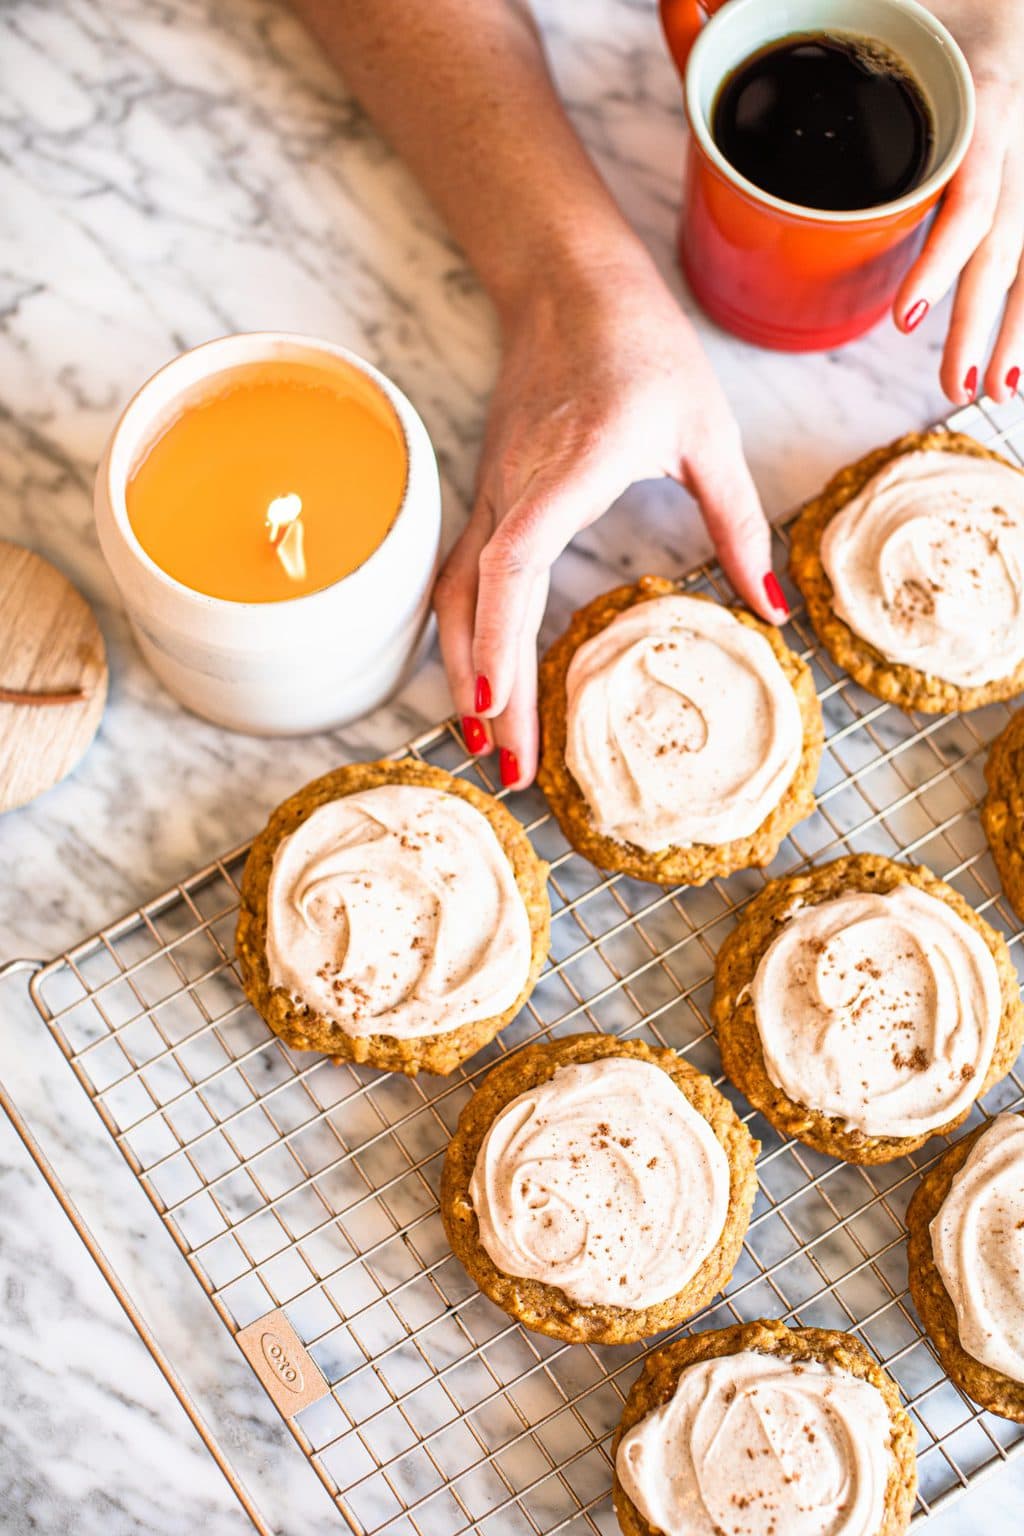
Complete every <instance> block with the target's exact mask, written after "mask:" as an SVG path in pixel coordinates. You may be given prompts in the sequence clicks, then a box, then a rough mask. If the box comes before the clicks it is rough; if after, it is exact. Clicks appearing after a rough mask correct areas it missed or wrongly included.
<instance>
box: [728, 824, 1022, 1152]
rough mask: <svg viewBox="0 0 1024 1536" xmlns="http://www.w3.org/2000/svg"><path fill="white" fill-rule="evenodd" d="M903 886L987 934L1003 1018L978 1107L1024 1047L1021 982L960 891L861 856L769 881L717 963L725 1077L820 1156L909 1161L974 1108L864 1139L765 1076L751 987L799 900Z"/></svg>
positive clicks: (917, 870)
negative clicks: (926, 1125)
mask: <svg viewBox="0 0 1024 1536" xmlns="http://www.w3.org/2000/svg"><path fill="white" fill-rule="evenodd" d="M901 884H907V885H914V886H916V887H917V888H918V890H921V891H925V892H927V894H928V895H930V896H935V897H938V899H939V900H941V901H944V902H946V903H947V905H949V906H950V907H951V908H952V909H953V911H954V912H955V913H956V915H957V916H958V917H960V918H962V919H963V920H964V922H966V923H969V924H970V926H971V927H972V928H974V929H975V930H976V932H977V933H979V934H980V935H981V937H982V938H983V939H984V941H985V943H986V945H987V946H988V949H989V951H990V953H991V954H992V957H993V959H994V960H995V962H996V969H997V971H998V973H999V984H1000V989H1001V992H1002V1000H1003V1012H1002V1018H1001V1020H1000V1024H999V1033H998V1036H997V1039H996V1045H995V1050H994V1051H993V1053H992V1061H991V1063H990V1065H989V1069H988V1072H987V1073H986V1075H985V1079H984V1082H983V1084H982V1085H981V1087H980V1089H979V1091H978V1097H979V1098H980V1097H981V1096H982V1094H985V1093H987V1092H988V1090H989V1089H990V1088H991V1087H992V1086H993V1084H994V1083H997V1082H999V1080H1000V1079H1001V1078H1003V1077H1005V1076H1006V1074H1007V1072H1009V1071H1010V1068H1011V1067H1012V1066H1013V1063H1014V1062H1015V1061H1016V1059H1017V1055H1018V1053H1019V1051H1020V1048H1021V1044H1022V1042H1024V1006H1022V1004H1021V998H1020V987H1019V984H1018V981H1017V973H1016V971H1015V969H1014V965H1013V961H1012V959H1011V958H1010V952H1009V950H1008V949H1007V947H1006V942H1005V940H1004V939H1003V938H1002V936H1001V935H1000V934H998V933H997V932H996V931H995V929H994V928H992V927H990V925H989V924H988V923H986V922H985V920H984V918H982V917H979V916H978V914H977V912H975V911H974V909H973V907H971V906H970V905H969V904H968V903H967V902H966V901H965V900H964V899H963V897H962V896H961V895H959V893H958V892H956V891H954V890H953V889H952V887H951V886H948V885H946V884H945V882H944V881H942V880H940V879H939V878H938V877H937V876H936V875H933V874H932V873H931V871H930V870H928V869H925V867H924V866H923V865H910V864H896V863H894V862H893V861H892V860H891V859H886V858H883V857H882V856H881V855H879V854H873V853H863V854H853V855H850V856H848V857H846V858H842V859H835V860H833V862H832V863H830V864H823V865H822V866H821V867H820V868H818V869H812V870H810V871H809V872H808V873H807V874H803V875H791V876H789V877H788V878H787V879H784V880H772V881H770V882H769V883H768V885H766V886H765V888H764V890H763V891H761V892H760V894H759V895H757V896H756V897H755V898H754V900H753V901H752V902H751V903H750V905H749V906H748V907H747V908H746V909H745V910H744V912H743V913H742V914H741V916H740V920H739V923H738V924H737V926H736V927H735V928H734V929H733V931H732V933H730V934H729V936H728V938H727V939H726V940H725V941H724V943H723V944H722V947H721V949H720V950H719V951H718V957H717V959H716V962H715V990H714V996H713V998H712V1003H711V1012H712V1017H713V1019H714V1021H715V1025H716V1027H717V1031H718V1044H719V1048H720V1050H721V1053H722V1066H723V1067H724V1069H725V1072H726V1075H727V1076H728V1077H729V1078H730V1080H731V1081H732V1082H733V1083H735V1085H736V1087H737V1088H739V1089H740V1091H741V1092H742V1093H744V1094H746V1096H747V1098H748V1099H749V1100H750V1102H751V1104H753V1105H754V1107H755V1109H759V1110H760V1111H761V1113H762V1114H763V1115H764V1117H765V1119H766V1120H768V1121H769V1122H770V1123H771V1124H772V1125H773V1126H774V1127H775V1129H776V1130H777V1131H781V1132H782V1134H783V1135H784V1136H795V1137H796V1139H797V1140H798V1141H802V1142H804V1143H805V1145H806V1146H809V1147H813V1148H814V1149H815V1151H817V1152H827V1153H828V1154H829V1156H831V1157H838V1158H841V1159H842V1161H843V1162H847V1163H887V1162H891V1161H892V1159H893V1158H896V1157H903V1156H904V1155H905V1154H906V1153H908V1152H913V1151H914V1150H915V1149H916V1148H917V1147H920V1146H922V1145H923V1144H924V1142H926V1141H927V1140H928V1139H929V1138H930V1137H931V1136H939V1135H943V1134H945V1133H947V1132H949V1131H951V1130H955V1128H956V1127H957V1126H958V1125H960V1124H962V1123H963V1121H964V1119H965V1118H966V1116H967V1114H969V1113H970V1109H969V1108H968V1109H967V1110H965V1111H964V1113H963V1114H962V1115H959V1116H958V1117H957V1118H956V1119H955V1120H952V1121H950V1123H949V1124H948V1125H944V1126H941V1127H938V1128H936V1129H935V1130H933V1131H927V1132H925V1133H924V1134H922V1135H919V1136H904V1137H893V1136H868V1135H866V1134H865V1133H864V1132H862V1131H851V1130H847V1129H846V1128H845V1126H844V1124H843V1122H842V1121H841V1120H840V1119H839V1118H837V1117H836V1116H832V1115H823V1114H821V1113H820V1112H819V1111H818V1110H816V1109H810V1108H809V1107H808V1106H807V1105H806V1104H798V1103H796V1102H795V1101H794V1100H793V1099H791V1098H789V1097H788V1096H787V1095H786V1094H785V1093H784V1092H783V1090H782V1089H781V1088H778V1087H776V1085H775V1084H774V1083H773V1082H772V1080H771V1078H770V1077H769V1076H768V1070H767V1067H766V1065H765V1059H764V1051H763V1048H762V1044H761V1036H760V1034H759V1032H758V1028H757V1022H756V1018H755V1014H754V1004H753V1000H752V998H751V995H750V985H751V983H752V981H753V979H754V975H755V973H756V971H757V968H758V966H759V965H760V963H761V960H762V958H763V956H764V954H765V953H766V951H767V950H768V948H769V946H770V945H771V943H772V942H773V940H774V939H775V938H776V937H777V936H778V934H779V932H780V930H781V928H782V926H783V925H784V924H785V922H786V921H787V916H788V914H789V912H790V909H791V908H792V906H793V903H794V902H795V901H799V902H801V903H802V905H803V906H805V907H807V906H816V905H818V904H819V903H820V902H824V901H832V900H834V899H835V898H836V897H838V896H843V895H846V894H847V893H848V892H850V891H871V892H878V893H882V894H884V893H885V892H887V891H891V890H893V889H894V888H895V887H896V886H898V885H901Z"/></svg>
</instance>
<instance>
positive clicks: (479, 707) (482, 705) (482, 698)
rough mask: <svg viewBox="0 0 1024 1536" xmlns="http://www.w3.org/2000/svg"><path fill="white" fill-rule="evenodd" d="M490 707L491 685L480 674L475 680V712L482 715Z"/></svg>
mask: <svg viewBox="0 0 1024 1536" xmlns="http://www.w3.org/2000/svg"><path fill="white" fill-rule="evenodd" d="M490 707H491V685H490V683H489V682H488V681H487V679H486V677H484V675H483V673H482V672H481V673H480V675H479V677H478V678H477V680H476V712H477V714H478V715H482V714H483V712H484V710H485V709H490Z"/></svg>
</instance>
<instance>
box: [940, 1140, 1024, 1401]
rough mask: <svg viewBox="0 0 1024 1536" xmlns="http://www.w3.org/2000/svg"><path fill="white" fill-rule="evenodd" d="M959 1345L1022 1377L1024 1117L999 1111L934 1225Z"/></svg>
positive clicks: (959, 1174) (998, 1368) (996, 1368)
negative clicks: (1002, 1113)
mask: <svg viewBox="0 0 1024 1536" xmlns="http://www.w3.org/2000/svg"><path fill="white" fill-rule="evenodd" d="M929 1232H930V1234H931V1240H932V1255H933V1257H934V1259H935V1267H936V1268H937V1270H938V1271H939V1274H940V1276H941V1278H942V1283H943V1285H944V1286H945V1287H946V1290H947V1292H948V1293H949V1299H950V1300H951V1301H952V1303H953V1309H954V1311H955V1312H956V1324H957V1332H958V1334H959V1335H960V1343H961V1344H962V1345H963V1348H964V1349H965V1350H966V1351H967V1353H968V1354H969V1355H972V1356H973V1357H974V1359H975V1360H980V1361H981V1363H982V1365H988V1366H991V1367H992V1369H993V1370H994V1371H1001V1372H1002V1373H1003V1375H1004V1376H1009V1377H1011V1378H1012V1379H1013V1380H1014V1381H1022V1382H1024V1120H1022V1119H1021V1117H1020V1116H1019V1115H998V1116H997V1117H996V1119H995V1120H993V1121H992V1124H991V1125H990V1126H989V1127H988V1128H987V1130H985V1131H983V1132H982V1134H981V1135H980V1136H979V1137H978V1139H977V1141H976V1142H975V1143H974V1146H973V1147H972V1148H971V1150H970V1153H969V1155H968V1157H967V1160H966V1162H965V1163H964V1164H963V1166H962V1167H961V1168H960V1169H959V1171H958V1172H957V1174H956V1175H955V1177H954V1179H953V1182H952V1184H951V1185H950V1188H949V1193H948V1194H947V1196H946V1198H945V1200H943V1202H942V1204H941V1206H940V1207H939V1209H938V1211H937V1212H936V1213H935V1215H934V1217H933V1218H932V1222H931V1225H930V1227H929Z"/></svg>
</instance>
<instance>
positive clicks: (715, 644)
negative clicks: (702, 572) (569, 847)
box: [565, 595, 803, 852]
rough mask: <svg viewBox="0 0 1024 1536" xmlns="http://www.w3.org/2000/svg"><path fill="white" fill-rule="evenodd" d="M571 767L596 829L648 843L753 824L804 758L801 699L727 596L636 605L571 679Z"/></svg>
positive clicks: (734, 834)
mask: <svg viewBox="0 0 1024 1536" xmlns="http://www.w3.org/2000/svg"><path fill="white" fill-rule="evenodd" d="M566 717H567V718H566V748H565V760H566V763H567V765H568V768H569V771H570V773H571V774H572V776H573V778H574V779H575V780H576V783H577V784H578V785H579V787H580V790H581V792H582V794H583V796H584V798H585V799H586V801H587V803H588V805H589V807H590V811H591V815H592V817H593V820H594V824H595V825H596V827H597V829H598V831H600V832H602V833H603V834H604V835H605V836H607V837H612V838H615V839H616V840H617V841H618V842H629V843H633V844H635V845H636V846H637V847H638V848H643V849H646V850H647V851H649V852H656V851H657V850H659V849H662V848H667V847H669V846H675V847H679V848H688V847H691V846H692V845H693V844H694V843H706V844H712V845H720V844H722V843H728V842H732V841H734V840H735V839H736V838H740V837H749V836H751V835H752V834H753V833H754V832H756V831H757V829H758V827H759V826H760V825H761V823H762V822H763V821H764V819H765V817H766V816H767V815H768V813H769V811H771V810H772V809H773V808H774V806H776V805H777V804H778V802H779V800H780V799H781V798H782V796H783V794H784V793H785V791H786V790H787V789H788V787H789V784H790V782H791V781H792V778H793V775H794V774H795V772H796V770H797V766H798V764H799V762H800V755H801V751H802V748H803V726H802V722H801V718H800V707H799V704H798V703H797V699H796V695H795V693H794V692H793V689H792V686H791V685H790V683H789V680H788V678H787V677H786V675H785V673H784V672H783V670H782V668H781V667H780V665H779V663H778V660H777V658H776V656H775V653H774V652H773V650H772V648H771V646H770V645H769V644H768V641H767V640H766V639H765V638H764V636H763V635H762V634H759V633H758V631H757V630H755V629H751V628H750V627H749V626H748V625H746V624H741V623H740V621H739V620H738V619H737V618H736V617H735V615H733V614H732V613H730V612H729V610H728V609H727V608H722V607H719V605H718V604H717V603H710V602H704V601H701V600H700V599H698V598H695V597H684V596H681V595H680V596H669V597H658V598H652V599H650V600H649V601H647V602H641V603H636V604H635V605H634V606H633V607H632V608H628V609H626V611H625V612H624V613H620V614H619V615H618V616H617V617H616V618H614V619H613V620H612V621H611V623H610V624H608V625H607V626H606V627H605V628H604V629H602V630H601V631H600V632H599V633H598V634H596V635H594V636H592V637H591V639H589V640H587V641H585V642H584V644H583V645H581V646H580V648H579V650H578V651H577V652H576V654H575V656H574V657H573V659H572V662H571V664H570V666H569V671H568V674H567V677H566Z"/></svg>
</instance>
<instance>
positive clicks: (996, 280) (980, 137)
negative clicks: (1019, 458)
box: [893, 0, 1024, 405]
mask: <svg viewBox="0 0 1024 1536" xmlns="http://www.w3.org/2000/svg"><path fill="white" fill-rule="evenodd" d="M929 4H930V9H931V10H933V11H934V12H935V14H936V15H937V16H938V17H939V18H940V19H941V20H942V21H943V22H945V24H946V25H947V26H948V27H949V29H950V31H951V32H952V33H953V35H954V36H955V37H956V39H957V41H958V42H959V44H960V46H961V47H962V48H963V50H964V53H965V54H966V56H967V62H968V63H969V65H970V67H971V73H972V75H973V76H974V83H975V88H976V91H977V120H976V124H975V130H974V137H973V139H972V141H971V147H970V149H969V150H968V152H967V155H966V157H965V159H964V162H963V164H962V165H961V167H960V169H959V171H958V172H957V174H956V175H955V176H954V178H953V180H952V182H951V183H950V186H949V190H948V191H947V193H946V197H945V200H944V202H943V204H942V207H941V209H940V211H939V215H938V217H937V218H936V220H935V223H934V225H933V227H932V229H931V231H930V233H929V235H928V239H927V242H926V244H925V247H924V250H923V251H922V253H921V255H920V256H919V258H918V259H917V261H916V262H915V263H914V265H913V267H912V268H911V270H910V271H909V272H908V274H907V276H906V277H905V279H904V280H903V283H902V284H901V286H900V290H899V292H898V293H897V295H896V300H895V303H894V306H893V314H894V317H895V320H896V324H897V325H898V326H899V328H900V330H902V331H911V330H913V329H914V328H915V327H916V326H917V325H919V324H920V322H921V321H922V320H923V319H924V317H925V315H926V314H927V312H928V310H929V308H931V307H934V305H935V304H937V303H938V301H939V300H940V299H941V298H943V296H944V295H945V294H946V293H947V292H948V291H949V290H950V288H952V287H953V285H954V283H955V284H956V297H955V299H954V301H953V313H952V317H951V320H950V325H949V333H948V335H947V337H946V345H945V349H944V351H943V356H942V368H941V371H940V378H941V380H942V387H943V389H944V390H945V392H946V394H947V395H948V396H949V398H950V399H951V400H953V401H955V402H956V403H957V404H958V405H962V404H965V403H966V402H967V401H968V400H972V399H973V398H974V397H975V395H977V394H978V393H979V392H980V391H981V389H982V388H984V389H985V390H986V391H987V392H988V393H989V394H990V395H991V396H992V398H993V399H994V400H1007V399H1009V397H1010V396H1011V395H1012V394H1013V392H1014V390H1015V389H1016V388H1017V387H1018V385H1019V384H1020V379H1021V370H1022V368H1024V262H1022V257H1024V135H1022V133H1021V93H1022V92H1024V19H1022V17H1021V10H1020V6H1019V4H1017V3H1015V0H988V3H986V4H981V3H979V0H929ZM1004 302H1005V308H1004ZM1001 310H1002V318H1001V320H1000V311H1001ZM997 321H998V322H999V323H998V325H997ZM993 329H995V338H994V340H993V341H992V343H991V350H990V351H988V359H987V363H986V351H987V350H988V346H989V338H990V336H991V335H992V332H993Z"/></svg>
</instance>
